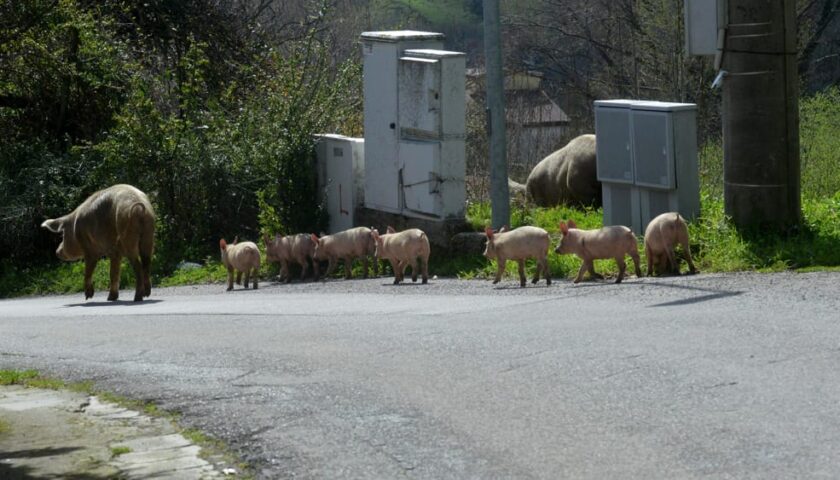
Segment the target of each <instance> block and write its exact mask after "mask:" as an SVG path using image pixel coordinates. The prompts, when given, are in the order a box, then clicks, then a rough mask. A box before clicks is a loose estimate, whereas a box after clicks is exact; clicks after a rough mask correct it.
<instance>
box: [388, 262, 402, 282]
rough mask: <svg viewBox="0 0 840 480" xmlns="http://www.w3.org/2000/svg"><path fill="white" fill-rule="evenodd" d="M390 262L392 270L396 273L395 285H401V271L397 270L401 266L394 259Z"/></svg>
mask: <svg viewBox="0 0 840 480" xmlns="http://www.w3.org/2000/svg"><path fill="white" fill-rule="evenodd" d="M388 262H389V263H390V264H391V270H393V271H394V283H395V284H396V283H400V282H399V279H400V271H399V269H398V268H397V265H398V264H399V262H398V261H397V260H393V259H391V260H388Z"/></svg>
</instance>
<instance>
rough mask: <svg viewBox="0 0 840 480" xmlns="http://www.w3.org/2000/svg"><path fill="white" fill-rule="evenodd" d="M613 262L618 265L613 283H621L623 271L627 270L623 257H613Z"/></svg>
mask: <svg viewBox="0 0 840 480" xmlns="http://www.w3.org/2000/svg"><path fill="white" fill-rule="evenodd" d="M615 263H616V264H617V265H618V278H617V279H615V283H621V281H622V280H624V272H625V271H626V270H627V264H626V263H624V257H623V256H622V257H615Z"/></svg>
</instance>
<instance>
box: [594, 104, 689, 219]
mask: <svg viewBox="0 0 840 480" xmlns="http://www.w3.org/2000/svg"><path fill="white" fill-rule="evenodd" d="M696 111H697V107H696V105H694V104H687V103H666V102H654V101H640V100H598V101H596V102H595V143H596V154H597V172H598V180H600V181H601V183H602V191H603V203H604V224H605V225H626V226H628V227H630V228H631V229H632V230H633V231H634V232H635V233H637V234H642V233H643V232H644V229H645V228H646V227H647V224H648V223H649V222H650V220H652V219H653V218H654V217H656V216H657V215H659V214H660V213H664V212H670V211H675V212H679V213H680V214H681V215H682V216H683V217H685V218H687V219H693V218H695V217H696V216H697V215H698V214H699V212H700V184H699V178H698V169H697V120H696Z"/></svg>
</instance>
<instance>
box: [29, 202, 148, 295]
mask: <svg viewBox="0 0 840 480" xmlns="http://www.w3.org/2000/svg"><path fill="white" fill-rule="evenodd" d="M41 226H42V227H44V228H46V229H47V230H49V231H51V232H55V233H59V232H60V233H62V234H63V239H62V242H61V244H60V245H59V246H58V249H57V250H56V251H55V253H56V255H57V256H58V258H60V259H62V260H66V261H72V260H78V259H84V260H85V300H87V299H88V298H91V297H93V281H92V279H91V278H92V276H93V270H94V269H95V268H96V262H97V261H99V259H100V258H102V257H103V256H107V257H108V258H110V259H111V282H110V286H109V289H108V300H110V301H114V300H117V298H119V294H120V264H121V262H122V258H123V257H126V258H127V259H128V262H129V263H130V264H131V268H132V269H133V270H134V284H135V291H134V301H135V302H139V301H141V300H143V297H148V296H149V295H150V294H151V293H152V282H151V280H150V273H151V269H152V251H153V250H154V243H155V212H154V210H152V204H151V203H149V199H148V198H147V197H146V194H145V193H143V192H141V191H140V190H138V189H136V188H134V187H132V186H131V185H114V186H112V187H108V188H106V189H104V190H100V191H98V192H96V193H94V194H93V195H91V196H89V197H88V198H87V199H86V200H85V201H84V202H82V203H81V205H79V206H78V207H76V209H75V210H73V211H72V212H71V213H68V214H67V215H64V216H63V217H60V218H54V219H50V220H46V221H44V223H42V224H41Z"/></svg>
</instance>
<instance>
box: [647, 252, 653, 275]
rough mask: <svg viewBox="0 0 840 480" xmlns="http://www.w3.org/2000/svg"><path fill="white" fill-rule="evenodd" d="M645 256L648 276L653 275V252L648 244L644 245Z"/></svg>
mask: <svg viewBox="0 0 840 480" xmlns="http://www.w3.org/2000/svg"><path fill="white" fill-rule="evenodd" d="M645 258H647V272H648V277H652V276H653V252H652V251H651V250H650V247H649V246H648V245H645Z"/></svg>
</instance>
